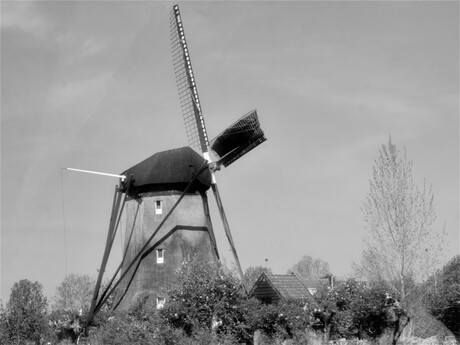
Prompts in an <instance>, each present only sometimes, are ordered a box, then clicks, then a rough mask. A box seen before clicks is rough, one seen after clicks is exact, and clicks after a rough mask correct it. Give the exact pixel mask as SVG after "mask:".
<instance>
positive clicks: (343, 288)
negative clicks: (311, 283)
mask: <svg viewBox="0 0 460 345" xmlns="http://www.w3.org/2000/svg"><path fill="white" fill-rule="evenodd" d="M315 299H316V300H317V301H318V304H319V305H320V308H319V309H317V310H315V311H314V313H313V315H314V317H316V318H317V320H318V323H317V326H320V327H321V328H322V330H323V332H324V333H325V334H326V336H327V338H329V337H331V338H355V337H357V338H359V339H363V338H364V339H375V338H378V337H379V336H380V335H381V334H382V333H383V332H384V330H385V329H386V328H387V327H388V326H390V325H392V324H393V323H394V322H395V321H397V320H398V317H399V316H400V315H403V314H404V311H403V310H402V309H401V308H399V306H398V302H397V301H396V300H395V299H394V298H392V297H391V296H390V295H389V294H388V293H387V292H386V289H385V288H384V286H381V285H369V284H368V283H364V282H359V281H356V280H354V279H348V280H347V281H344V282H338V283H337V285H336V286H335V288H334V289H332V290H331V289H328V288H327V287H323V288H322V289H320V290H319V291H318V292H317V293H316V294H315Z"/></svg>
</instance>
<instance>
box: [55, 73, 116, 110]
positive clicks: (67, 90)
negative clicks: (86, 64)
mask: <svg viewBox="0 0 460 345" xmlns="http://www.w3.org/2000/svg"><path fill="white" fill-rule="evenodd" d="M111 76H112V73H105V74H100V75H98V76H96V77H94V78H92V79H85V80H78V81H69V82H67V83H65V84H57V85H55V87H54V88H53V89H52V91H51V92H50V95H49V98H48V102H49V103H48V105H49V106H51V107H53V108H57V109H62V108H65V107H68V106H72V105H75V104H79V103H87V102H88V101H89V100H90V99H93V98H95V97H99V96H100V95H102V94H103V93H105V89H106V86H107V82H108V81H109V79H110V78H111Z"/></svg>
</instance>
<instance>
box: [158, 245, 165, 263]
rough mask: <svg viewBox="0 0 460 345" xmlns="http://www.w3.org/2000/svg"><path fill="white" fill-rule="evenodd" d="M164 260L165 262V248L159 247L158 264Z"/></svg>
mask: <svg viewBox="0 0 460 345" xmlns="http://www.w3.org/2000/svg"><path fill="white" fill-rule="evenodd" d="M164 262H165V251H164V249H157V264H163V263H164Z"/></svg>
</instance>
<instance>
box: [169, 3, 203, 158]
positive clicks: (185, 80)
mask: <svg viewBox="0 0 460 345" xmlns="http://www.w3.org/2000/svg"><path fill="white" fill-rule="evenodd" d="M170 32H171V50H172V55H173V64H174V74H175V77H176V84H177V91H178V92H179V99H180V104H181V108H182V116H183V118H184V123H185V131H186V133H187V139H188V142H189V145H190V146H191V147H192V148H194V149H195V150H197V151H198V152H200V153H204V152H208V146H209V142H208V135H207V133H206V126H205V124H204V118H203V115H202V113H201V104H200V99H199V97H198V90H197V88H196V83H195V77H194V75H193V70H192V62H191V61H190V54H189V50H188V47H187V41H186V40H185V33H184V28H183V26H182V20H181V17H180V12H179V6H177V5H175V6H174V7H173V10H172V12H171V18H170Z"/></svg>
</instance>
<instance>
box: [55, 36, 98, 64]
mask: <svg viewBox="0 0 460 345" xmlns="http://www.w3.org/2000/svg"><path fill="white" fill-rule="evenodd" d="M57 42H58V44H59V46H60V50H61V53H62V56H63V58H64V62H65V63H68V64H73V63H76V62H79V61H81V60H83V59H85V58H88V57H92V56H95V55H98V54H101V53H102V52H104V51H105V50H106V48H107V45H106V43H104V42H102V41H100V40H98V39H97V38H95V37H84V38H82V37H79V36H76V35H75V34H73V33H70V32H68V33H65V34H62V35H60V36H59V37H58V38H57Z"/></svg>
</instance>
